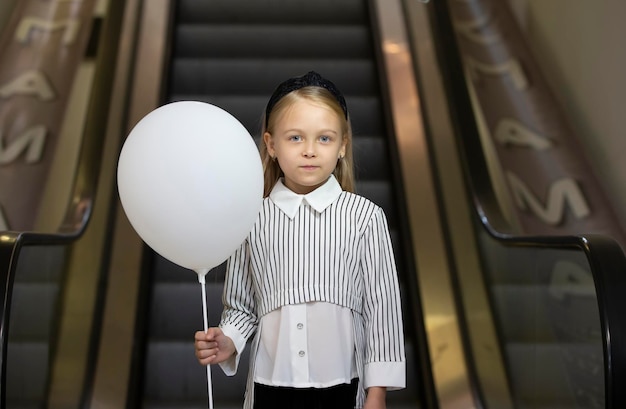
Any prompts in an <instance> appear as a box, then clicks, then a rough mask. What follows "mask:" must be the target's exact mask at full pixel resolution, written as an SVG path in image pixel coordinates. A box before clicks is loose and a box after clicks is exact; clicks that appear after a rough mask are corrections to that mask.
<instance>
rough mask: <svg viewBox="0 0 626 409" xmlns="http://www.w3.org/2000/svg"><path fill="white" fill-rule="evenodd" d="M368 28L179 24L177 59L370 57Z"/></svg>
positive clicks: (176, 34) (177, 31)
mask: <svg viewBox="0 0 626 409" xmlns="http://www.w3.org/2000/svg"><path fill="white" fill-rule="evenodd" d="M369 35H370V34H369V30H368V29H367V27H364V26H344V25H340V26H331V25H310V26H303V25H253V26H250V25H241V26H238V25H232V24H229V25H210V26H209V25H198V24H193V25H180V26H179V27H178V28H177V30H176V33H175V35H174V38H175V43H174V46H173V47H174V49H175V52H176V55H177V58H188V57H193V58H212V59H217V58H220V59H222V58H238V57H240V56H241V55H245V56H246V57H247V58H260V59H265V60H267V59H275V58H283V59H284V58H292V59H294V58H306V59H310V58H311V57H315V58H320V59H323V58H327V59H328V58H333V59H335V58H336V59H357V58H371V53H372V48H371V44H370V43H371V39H370V37H369Z"/></svg>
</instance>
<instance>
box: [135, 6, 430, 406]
mask: <svg viewBox="0 0 626 409" xmlns="http://www.w3.org/2000/svg"><path fill="white" fill-rule="evenodd" d="M368 13H369V12H368V9H367V2H365V1H360V0H354V1H342V2H331V1H323V2H310V1H292V0H288V1H287V0H286V1H258V2H257V1H255V2H246V4H245V6H244V5H243V2H240V1H235V2H233V1H229V0H224V1H211V2H205V1H198V0H181V1H178V2H176V4H175V10H174V11H173V15H174V21H173V24H172V27H173V30H172V45H171V51H170V55H171V64H170V65H169V73H168V74H169V75H168V80H167V81H166V82H167V85H166V92H165V96H164V101H163V102H164V103H165V102H172V101H179V100H199V101H204V102H209V103H212V104H214V105H216V106H219V107H221V108H223V109H225V110H226V111H228V112H230V113H231V114H232V115H234V116H235V117H236V118H238V119H239V120H240V121H241V122H242V124H243V125H244V126H245V127H246V129H248V131H249V132H250V134H251V135H253V136H254V137H255V139H256V141H257V143H258V142H259V140H258V135H259V134H260V119H261V114H262V112H263V110H264V107H265V104H266V102H267V99H268V98H269V95H271V93H272V92H273V89H274V87H275V86H276V85H277V84H278V83H280V82H282V81H283V80H285V79H287V78H289V77H293V76H297V75H302V74H303V73H306V72H308V71H310V70H315V71H318V72H319V73H321V74H322V75H323V76H325V77H327V78H329V79H331V80H332V81H333V82H334V83H335V84H336V85H337V86H338V87H339V89H341V90H342V92H343V94H344V95H345V97H346V100H347V104H348V107H349V108H348V109H349V112H350V116H351V120H352V124H353V134H354V140H353V146H354V155H355V163H356V180H357V191H358V193H360V194H361V195H363V196H365V197H368V198H369V199H371V200H372V201H374V202H375V203H377V204H379V205H380V206H381V207H382V208H383V209H384V211H385V213H386V215H387V218H388V222H389V226H390V231H391V236H392V241H393V245H394V248H395V255H396V261H397V265H398V270H399V271H400V272H402V273H403V274H404V275H403V276H401V277H400V281H401V287H402V292H403V298H404V299H405V300H409V299H410V297H411V291H413V290H410V289H409V286H408V284H407V280H406V278H405V277H407V276H410V275H411V273H410V272H409V271H410V270H409V269H410V264H409V263H408V262H407V261H405V260H406V258H405V256H404V254H403V250H404V248H405V245H404V244H403V243H402V240H405V239H403V237H402V233H401V230H402V229H401V227H400V224H401V220H402V218H403V217H402V216H401V215H402V213H401V212H402V209H401V208H400V207H399V204H398V197H399V196H398V193H397V191H398V190H399V189H401V185H400V184H399V183H398V182H397V178H395V177H394V173H393V168H392V166H391V163H390V153H389V151H390V147H389V141H388V134H389V133H388V129H389V127H388V126H387V124H386V123H385V118H384V114H385V111H384V109H383V103H382V102H381V95H380V94H381V92H380V74H379V72H378V66H377V62H376V58H375V49H374V47H375V46H374V38H373V34H372V30H371V29H370V22H369V15H368ZM207 251H210V249H207ZM149 258H150V261H149V262H148V263H149V264H150V266H149V268H148V270H149V271H148V273H147V274H148V275H149V276H150V280H149V282H150V284H149V286H150V294H149V295H147V299H148V301H147V302H148V308H147V311H146V317H149V318H147V319H148V322H149V323H148V325H147V326H146V328H145V335H144V336H145V356H144V357H143V360H142V362H143V364H139V365H138V368H137V379H141V380H142V386H141V390H142V391H143V393H142V394H141V395H140V396H137V398H136V399H138V401H137V403H136V404H134V405H132V406H133V407H145V408H157V407H158V408H166V407H172V408H174V407H176V408H181V407H201V406H202V405H203V404H206V400H207V385H206V373H205V372H204V368H203V367H200V366H199V364H198V363H197V362H196V360H195V357H194V354H193V334H194V332H195V331H196V330H198V329H201V323H202V315H201V313H202V304H201V301H202V300H201V293H200V290H201V289H200V288H199V286H198V282H197V278H196V277H195V274H194V273H193V272H190V271H188V270H184V269H182V268H180V267H178V266H176V265H174V264H172V263H170V262H168V261H167V260H165V259H163V258H162V257H160V256H159V255H158V254H152V255H151V256H150V257H149ZM223 280H224V265H221V266H219V267H217V268H216V269H214V270H213V271H211V272H210V273H209V275H208V276H207V298H208V310H209V325H217V323H218V322H219V316H220V314H221V309H222V305H221V292H222V286H223ZM404 311H405V315H406V317H405V322H406V323H407V327H408V328H413V327H414V325H413V324H412V322H413V319H412V318H411V316H410V311H412V308H409V307H408V306H405V308H404ZM406 345H407V360H408V379H407V383H408V384H410V385H417V384H418V382H417V381H416V378H415V364H414V360H415V359H416V357H415V353H414V351H413V348H412V346H413V345H414V339H413V334H412V333H411V331H407V342H406ZM246 353H247V350H246ZM247 359H248V356H247V355H246V356H244V357H243V358H242V361H241V362H242V365H241V366H240V369H239V371H238V373H237V375H236V376H235V377H233V378H227V377H225V376H224V375H223V373H222V371H221V369H219V368H218V367H217V366H216V367H214V368H213V370H212V381H213V382H212V384H213V390H214V401H215V404H216V406H218V407H223V408H227V407H232V408H235V407H241V403H242V399H243V391H244V386H245V379H246V375H247ZM172 374H177V375H176V376H175V377H172V376H171V375H172ZM419 393H420V388H416V387H411V388H408V389H406V390H404V391H399V392H394V393H391V394H390V396H389V402H390V405H392V406H390V407H398V408H400V407H415V405H418V403H417V402H418V394H419Z"/></svg>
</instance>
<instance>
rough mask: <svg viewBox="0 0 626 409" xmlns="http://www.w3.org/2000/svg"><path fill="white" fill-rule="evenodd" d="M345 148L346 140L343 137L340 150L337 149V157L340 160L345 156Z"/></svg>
mask: <svg viewBox="0 0 626 409" xmlns="http://www.w3.org/2000/svg"><path fill="white" fill-rule="evenodd" d="M346 146H348V138H346V137H345V136H344V137H343V138H342V140H341V149H339V156H340V157H342V158H344V157H345V156H346Z"/></svg>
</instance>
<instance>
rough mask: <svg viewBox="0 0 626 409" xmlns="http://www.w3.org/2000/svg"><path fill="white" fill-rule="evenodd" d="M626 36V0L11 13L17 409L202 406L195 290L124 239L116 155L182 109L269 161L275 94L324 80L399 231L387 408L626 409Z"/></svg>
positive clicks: (3, 129)
mask: <svg viewBox="0 0 626 409" xmlns="http://www.w3.org/2000/svg"><path fill="white" fill-rule="evenodd" d="M624 17H626V3H624V2H623V1H621V0H600V1H596V2H589V1H582V0H568V1H565V0H550V1H545V0H430V1H426V2H424V1H419V0H334V1H331V0H316V1H315V2H312V1H301V0H254V1H251V0H248V1H246V0H230V1H228V0H211V1H209V0H149V1H148V0H126V1H123V0H82V1H78V0H76V1H74V0H49V1H41V0H20V1H17V0H3V1H2V2H1V3H0V230H1V232H0V286H1V287H0V288H1V289H2V292H1V294H2V295H1V296H0V301H2V302H1V304H0V313H1V315H0V349H1V351H0V353H1V355H0V408H162V409H166V408H189V409H191V408H201V407H207V406H208V402H207V400H208V399H207V379H206V372H205V368H204V367H201V366H200V365H199V364H198V363H197V362H196V359H195V357H194V351H193V335H194V332H195V331H196V330H199V329H202V324H203V321H202V298H201V297H202V296H201V288H200V287H199V284H198V280H197V277H196V274H195V273H194V272H193V271H191V270H187V269H184V268H182V267H180V266H177V265H175V264H173V263H171V262H169V261H167V260H166V259H164V258H163V257H161V256H160V255H158V254H156V253H155V252H154V251H152V250H151V249H150V248H149V247H148V246H146V245H145V244H144V243H143V241H142V240H141V238H139V237H138V236H137V234H136V233H135V231H134V230H133V229H132V227H131V226H130V224H129V221H128V219H127V218H126V216H125V214H124V211H123V209H122V208H121V205H120V202H119V196H118V192H117V186H116V177H117V176H116V170H117V160H118V157H119V152H120V149H121V147H122V145H123V143H124V140H125V138H126V136H127V135H128V133H129V132H130V130H131V129H132V128H133V126H134V125H135V124H136V123H137V122H138V121H139V120H140V119H141V118H142V117H144V116H145V115H146V114H147V113H149V112H151V111H152V110H154V109H155V108H157V107H159V106H161V105H163V104H166V103H168V102H174V101H183V100H196V101H204V102H209V103H211V104H214V105H217V106H219V107H220V108H222V109H225V110H226V111H228V112H230V113H231V114H232V115H234V116H235V117H236V118H237V119H239V120H240V121H241V122H242V124H243V125H244V126H245V127H246V129H247V130H248V131H249V132H250V134H251V137H252V138H254V140H255V141H256V142H257V143H258V142H259V132H260V120H261V115H262V113H263V110H264V107H265V104H266V102H267V99H268V98H269V95H271V93H272V91H273V89H274V87H275V86H276V85H277V84H278V83H279V82H281V81H283V80H284V79H286V78H289V77H292V76H296V75H302V74H304V73H306V72H307V71H310V70H315V71H318V72H319V73H321V74H322V75H323V76H325V77H327V78H329V79H331V80H332V81H333V82H335V84H336V85H337V86H338V87H339V88H340V89H341V90H342V92H343V93H344V95H345V97H346V100H347V103H348V107H349V111H350V116H351V120H352V125H353V130H354V154H355V162H356V175H357V192H358V193H360V194H362V195H364V196H366V197H368V198H370V199H371V200H373V201H374V202H376V203H377V204H379V205H380V206H382V207H383V209H384V210H385V213H386V215H387V217H388V219H389V226H390V229H391V234H392V240H393V245H394V252H395V257H396V262H397V264H398V270H399V275H400V277H399V278H400V283H401V291H402V297H403V313H404V315H405V317H404V320H405V332H406V334H405V336H406V346H407V388H406V389H404V390H402V391H396V392H390V393H389V394H388V407H389V408H403V409H404V408H446V409H447V408H450V409H452V408H459V409H469V408H495V409H501V408H502V409H507V408H520V409H526V408H541V409H562V408H623V407H626V406H625V405H626V393H624V392H623V391H622V390H620V386H621V385H622V384H623V382H626V361H625V355H626V354H625V352H626V350H625V349H624V347H623V345H626V340H625V339H624V338H625V337H626V323H624V322H623V319H622V318H621V315H622V311H624V309H625V308H626V302H625V301H624V300H623V299H624V296H623V294H624V291H625V290H626V279H625V274H626V259H625V258H624V253H623V250H622V249H623V248H624V245H625V243H626V236H625V234H624V226H625V225H626V210H624V209H626V183H625V180H624V179H625V178H626V165H625V163H626V162H624V161H623V160H622V157H623V156H624V155H626V139H625V138H624V137H623V133H624V128H625V127H624V117H625V113H626V98H625V97H624V95H626V77H624V75H623V74H622V73H623V72H626V48H624V47H623V45H622V44H621V41H622V39H623V38H624V35H625V34H626V33H625V31H624V30H625V29H624V26H623V25H622V24H621V21H622V20H623V19H624ZM172 137H173V138H175V137H176V136H175V135H172ZM167 160H168V158H166V157H164V158H163V161H164V162H166V161H167ZM216 194H218V192H216ZM171 217H172V218H173V219H175V218H176V215H175V214H173V215H171ZM216 234H219V232H216ZM207 251H210V249H207ZM223 278H224V265H220V266H219V267H216V268H215V269H213V270H212V271H211V272H209V275H208V276H207V284H206V290H207V299H208V304H209V324H210V325H216V324H217V323H218V322H219V316H220V313H221V309H222V304H221V290H222V283H223ZM241 362H242V363H241V366H240V370H239V372H238V374H237V375H236V376H235V377H232V378H227V377H225V376H224V375H223V374H222V372H221V370H220V369H219V368H212V377H213V398H214V404H215V407H216V408H238V407H241V406H242V402H243V391H244V383H245V376H246V372H247V367H248V363H247V354H246V356H245V357H243V359H242V361H241Z"/></svg>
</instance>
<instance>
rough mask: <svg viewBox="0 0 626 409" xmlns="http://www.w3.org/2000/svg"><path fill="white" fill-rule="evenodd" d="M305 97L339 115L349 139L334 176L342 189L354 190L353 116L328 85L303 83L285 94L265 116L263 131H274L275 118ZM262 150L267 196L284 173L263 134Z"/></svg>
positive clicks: (264, 193) (343, 135)
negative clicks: (346, 110) (266, 144)
mask: <svg viewBox="0 0 626 409" xmlns="http://www.w3.org/2000/svg"><path fill="white" fill-rule="evenodd" d="M303 98H304V99H308V100H310V101H312V102H315V103H317V104H321V105H323V106H326V107H328V108H330V109H331V110H332V111H333V112H334V113H335V114H336V115H337V118H339V121H340V122H341V130H342V136H341V137H342V140H343V139H345V140H347V142H346V149H345V155H344V157H343V158H342V159H338V160H337V166H336V167H335V170H334V171H333V175H335V178H337V181H338V182H339V184H340V185H341V188H342V189H343V190H345V191H348V192H354V159H353V155H352V126H351V124H350V117H349V116H348V117H347V118H346V116H345V114H344V111H343V109H342V108H341V106H340V105H339V103H338V102H337V99H336V98H335V97H334V96H333V94H331V93H330V92H329V91H328V90H326V89H325V88H322V87H317V86H309V87H303V88H299V89H296V90H295V91H292V92H290V93H288V94H287V95H285V96H284V97H282V98H281V99H280V100H279V101H278V102H276V104H275V105H274V107H273V108H272V111H271V112H270V116H269V118H267V119H266V118H263V129H262V130H261V135H264V134H265V133H266V132H269V133H270V134H271V133H272V130H273V129H274V126H275V124H276V118H279V117H280V116H281V114H282V113H284V112H285V110H287V109H288V108H289V107H291V105H292V104H293V103H294V102H295V101H297V100H300V99H303ZM265 124H267V125H265ZM259 150H260V153H261V161H262V162H263V179H264V180H263V182H264V187H263V197H267V196H269V194H270V192H271V191H272V189H273V188H274V185H275V184H276V182H278V180H279V179H280V178H281V177H283V176H284V175H283V171H282V170H281V169H280V166H279V165H278V161H276V160H274V159H273V158H272V157H271V156H270V154H269V153H268V151H267V146H265V143H264V142H263V138H261V143H260V147H259Z"/></svg>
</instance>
